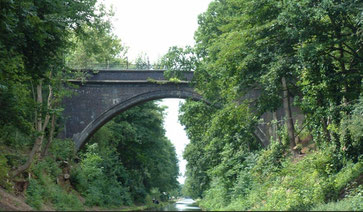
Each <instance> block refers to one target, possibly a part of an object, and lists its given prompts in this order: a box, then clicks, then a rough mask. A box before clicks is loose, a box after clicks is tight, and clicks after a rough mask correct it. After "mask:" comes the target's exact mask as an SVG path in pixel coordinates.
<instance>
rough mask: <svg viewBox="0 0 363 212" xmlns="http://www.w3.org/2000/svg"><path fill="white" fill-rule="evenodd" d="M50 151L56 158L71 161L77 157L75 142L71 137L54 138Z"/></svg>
mask: <svg viewBox="0 0 363 212" xmlns="http://www.w3.org/2000/svg"><path fill="white" fill-rule="evenodd" d="M49 152H50V153H51V155H52V156H53V157H54V158H55V159H56V160H61V161H70V160H72V159H73V158H74V157H75V154H76V152H75V147H74V142H73V141H72V140H70V139H65V140H61V139H54V140H53V143H52V145H51V146H50V149H49Z"/></svg>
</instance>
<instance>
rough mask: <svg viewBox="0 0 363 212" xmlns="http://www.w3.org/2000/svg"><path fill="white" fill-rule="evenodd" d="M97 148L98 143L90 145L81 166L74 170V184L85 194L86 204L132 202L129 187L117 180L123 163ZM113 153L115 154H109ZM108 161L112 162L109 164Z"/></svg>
mask: <svg viewBox="0 0 363 212" xmlns="http://www.w3.org/2000/svg"><path fill="white" fill-rule="evenodd" d="M97 148H98V145H97V144H96V143H95V144H93V145H90V146H88V148H87V151H86V152H85V153H84V154H83V156H82V162H81V164H80V166H79V167H77V168H75V169H73V170H72V173H71V182H72V184H73V185H74V186H75V188H76V189H77V190H78V191H79V192H80V193H81V194H83V195H85V198H86V204H87V205H89V206H102V207H112V206H121V205H129V204H131V199H130V196H129V193H128V191H127V190H128V189H127V188H125V187H124V186H123V185H122V184H121V183H120V182H118V181H117V177H118V176H117V174H118V173H117V169H120V168H122V165H121V164H117V161H110V160H107V158H106V159H104V158H102V157H101V156H100V153H98V151H97ZM112 153H113V154H115V153H114V152H111V153H109V154H112ZM105 156H106V155H105ZM108 156H110V155H108ZM111 156H112V155H111ZM108 162H111V164H107V163H108ZM105 165H108V166H111V167H112V168H114V169H115V172H116V173H110V172H109V170H107V169H106V168H107V167H105ZM120 166H121V167H120Z"/></svg>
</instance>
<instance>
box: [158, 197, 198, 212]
mask: <svg viewBox="0 0 363 212" xmlns="http://www.w3.org/2000/svg"><path fill="white" fill-rule="evenodd" d="M157 211H201V209H200V208H199V207H198V205H197V204H196V202H195V201H194V200H192V199H182V200H179V201H177V202H175V203H172V204H169V205H167V206H165V207H163V208H159V209H158V210H157Z"/></svg>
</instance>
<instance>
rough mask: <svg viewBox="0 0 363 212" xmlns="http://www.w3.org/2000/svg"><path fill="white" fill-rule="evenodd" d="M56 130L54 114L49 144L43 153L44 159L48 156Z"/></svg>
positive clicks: (53, 115)
mask: <svg viewBox="0 0 363 212" xmlns="http://www.w3.org/2000/svg"><path fill="white" fill-rule="evenodd" d="M54 130H55V114H54V113H53V114H52V121H51V128H50V132H49V136H48V142H47V145H45V147H44V149H43V151H42V158H43V157H44V156H46V155H47V154H48V149H49V147H50V145H51V144H52V142H53V136H54Z"/></svg>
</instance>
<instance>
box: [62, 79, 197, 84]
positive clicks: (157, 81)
mask: <svg viewBox="0 0 363 212" xmlns="http://www.w3.org/2000/svg"><path fill="white" fill-rule="evenodd" d="M67 82H71V83H91V84H100V83H116V84H117V83H120V84H124V83H133V84H147V83H149V84H188V83H191V81H179V82H171V81H169V80H153V81H150V80H83V81H82V80H72V79H70V80H67Z"/></svg>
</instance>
